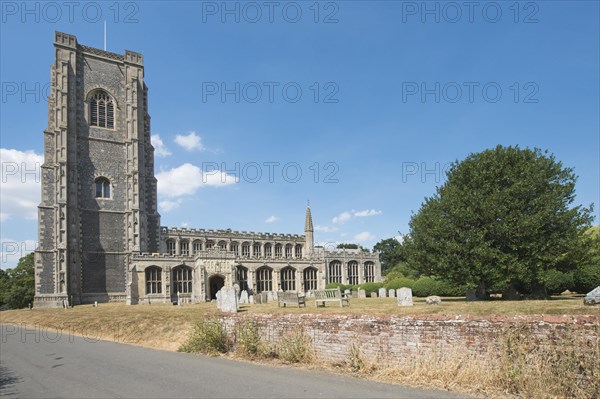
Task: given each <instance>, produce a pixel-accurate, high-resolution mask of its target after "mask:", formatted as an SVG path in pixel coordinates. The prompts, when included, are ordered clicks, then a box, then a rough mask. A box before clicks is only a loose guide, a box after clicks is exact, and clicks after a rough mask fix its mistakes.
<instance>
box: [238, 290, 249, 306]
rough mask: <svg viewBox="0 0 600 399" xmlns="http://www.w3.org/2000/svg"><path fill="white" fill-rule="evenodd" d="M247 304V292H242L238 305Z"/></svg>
mask: <svg viewBox="0 0 600 399" xmlns="http://www.w3.org/2000/svg"><path fill="white" fill-rule="evenodd" d="M242 303H248V291H246V290H244V291H242V293H241V294H240V304H242Z"/></svg>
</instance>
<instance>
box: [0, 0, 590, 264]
mask: <svg viewBox="0 0 600 399" xmlns="http://www.w3.org/2000/svg"><path fill="white" fill-rule="evenodd" d="M24 4H25V5H24ZM48 4H50V5H48ZM316 4H317V6H315V2H314V1H309V2H286V1H280V2H275V3H274V4H273V5H272V6H269V5H268V3H265V2H235V1H230V2H226V3H223V2H221V1H219V2H193V1H185V2H161V1H147V2H121V3H115V2H112V1H111V2H76V4H75V5H69V2H51V3H41V2H28V3H22V2H2V21H1V27H0V28H1V31H0V33H1V40H0V43H1V61H0V66H1V81H2V102H1V106H2V109H1V115H0V119H1V121H0V127H1V148H2V158H3V159H2V165H3V171H2V173H3V176H2V177H3V181H2V232H1V239H2V242H3V244H2V251H3V253H2V263H1V266H2V267H3V268H5V267H11V266H13V265H14V264H15V260H16V259H18V255H20V254H21V253H25V252H28V251H30V250H32V249H33V246H34V242H35V240H36V239H37V227H36V219H35V215H36V208H35V207H36V205H37V203H38V202H39V196H40V193H39V191H40V190H39V184H38V183H37V182H36V180H37V178H36V176H35V174H33V173H31V172H28V170H29V169H34V168H35V164H36V162H40V159H41V158H40V155H41V154H42V151H43V141H42V137H43V133H42V132H43V130H44V128H45V127H46V123H47V119H46V118H47V102H46V99H45V97H46V96H47V85H48V82H49V76H50V70H49V67H50V64H51V62H52V58H53V45H52V42H53V35H54V33H53V32H54V31H55V30H59V31H63V32H67V33H71V34H74V35H76V36H77V39H78V42H79V43H81V44H84V45H88V46H93V47H98V48H102V46H103V21H104V20H105V19H106V21H107V26H108V34H107V50H109V51H112V52H116V53H123V51H124V50H125V49H130V50H134V51H139V52H141V53H143V54H144V64H145V71H146V83H147V85H148V86H149V108H150V114H151V116H152V134H153V139H154V144H155V147H157V149H159V151H157V155H160V156H157V157H156V159H155V169H156V170H155V172H156V175H157V177H159V201H160V204H161V206H160V208H159V211H160V213H161V215H162V224H163V225H167V226H189V227H202V228H232V229H237V230H252V231H270V232H283V233H302V230H303V227H304V226H303V224H304V212H305V206H306V202H307V200H309V199H310V203H311V208H312V213H313V218H314V224H315V226H316V228H317V231H316V233H315V236H316V237H315V238H316V240H317V241H318V242H357V243H359V244H361V245H364V246H368V247H371V246H372V245H373V244H374V243H376V242H377V241H379V240H381V239H384V238H389V237H393V236H397V235H398V232H400V233H402V234H405V233H407V232H408V221H409V220H410V216H411V212H416V211H417V210H418V209H419V207H420V204H421V203H422V201H423V199H424V198H425V197H426V196H430V195H432V194H433V193H434V191H435V187H436V186H437V185H440V184H442V183H443V170H444V168H445V167H446V166H447V165H448V164H449V163H450V162H453V161H455V160H460V159H463V158H464V157H465V156H467V155H468V154H469V153H472V152H478V151H482V150H484V149H487V148H492V147H494V146H496V145H497V144H502V145H520V146H521V147H539V148H542V149H547V150H549V151H550V152H552V153H554V154H555V155H556V157H557V158H558V159H559V160H560V161H562V162H563V163H564V164H565V165H566V166H571V167H574V168H575V172H576V174H577V175H578V176H579V181H578V184H577V203H578V204H584V205H589V204H590V203H595V204H598V202H599V197H600V188H599V187H600V175H599V171H600V137H599V136H600V133H599V132H600V126H599V113H600V103H599V87H600V82H599V76H600V73H599V72H600V65H599V58H600V55H599V48H600V45H599V37H600V32H599V26H598V25H599V3H598V2H595V1H568V2H567V1H540V2H520V3H516V5H515V2H512V1H511V2H474V3H472V4H473V5H472V8H469V6H465V5H464V3H463V2H450V3H448V2H433V1H432V2H427V3H423V2H401V1H397V2H394V1H333V2H319V3H316ZM69 7H72V8H71V9H70V8H69ZM225 7H227V9H225ZM269 7H272V8H269ZM317 10H318V12H317ZM223 89H224V90H223ZM271 90H272V91H271ZM300 92H301V95H298V93H300ZM236 96H237V97H238V98H237V99H236ZM159 140H160V141H159ZM161 143H162V144H161ZM159 144H161V145H159ZM14 165H17V170H15V168H14ZM23 165H25V167H23ZM215 165H217V166H218V167H219V168H221V167H222V166H224V167H225V169H226V170H225V171H221V172H222V173H221V174H216V173H215V172H210V171H211V170H212V169H213V168H214V166H215ZM236 165H239V166H236ZM269 165H271V166H269ZM257 166H259V167H260V171H261V173H262V175H261V176H259V177H257V176H256V171H257ZM284 167H285V170H286V171H287V174H284V173H283V170H284ZM270 168H272V169H271V170H272V171H273V172H274V173H273V176H272V178H271V179H270V178H269V171H270ZM317 170H318V171H319V173H318V174H317V173H316V171H317ZM298 171H300V172H301V173H302V174H301V176H299V175H298V174H297V173H298ZM236 176H237V177H238V178H239V181H236V179H235V177H236ZM221 178H223V179H224V181H223V179H221ZM595 214H596V215H598V208H597V206H596V210H595ZM595 223H598V218H596V222H595ZM15 243H16V244H15ZM15 245H16V247H17V248H19V249H18V250H15Z"/></svg>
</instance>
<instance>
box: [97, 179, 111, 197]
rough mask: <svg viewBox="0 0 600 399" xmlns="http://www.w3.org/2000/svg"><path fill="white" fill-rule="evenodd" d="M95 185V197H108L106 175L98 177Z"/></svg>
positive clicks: (108, 186) (108, 187)
mask: <svg viewBox="0 0 600 399" xmlns="http://www.w3.org/2000/svg"><path fill="white" fill-rule="evenodd" d="M94 183H95V185H96V198H110V181H109V180H108V179H107V178H106V177H98V178H97V179H96V180H95V181H94Z"/></svg>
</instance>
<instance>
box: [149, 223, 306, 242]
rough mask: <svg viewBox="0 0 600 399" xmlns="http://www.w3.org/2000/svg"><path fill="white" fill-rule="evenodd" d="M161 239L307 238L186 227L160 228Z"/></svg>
mask: <svg viewBox="0 0 600 399" xmlns="http://www.w3.org/2000/svg"><path fill="white" fill-rule="evenodd" d="M160 233H161V238H164V239H168V238H176V237H182V238H183V237H186V238H189V237H198V239H200V238H204V239H219V240H221V239H222V240H229V239H231V240H233V239H235V240H237V241H240V240H246V241H252V240H271V241H273V240H276V241H294V242H295V241H298V242H300V241H302V242H304V238H305V236H304V235H303V234H283V233H264V232H254V231H238V230H231V229H220V230H213V229H194V228H191V229H188V228H185V227H181V228H177V227H175V228H173V227H165V226H162V227H161V228H160Z"/></svg>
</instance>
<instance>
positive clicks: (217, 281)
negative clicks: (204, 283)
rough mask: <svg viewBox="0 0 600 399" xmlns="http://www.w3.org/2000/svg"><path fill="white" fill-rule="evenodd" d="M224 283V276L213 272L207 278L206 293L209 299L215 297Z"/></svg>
mask: <svg viewBox="0 0 600 399" xmlns="http://www.w3.org/2000/svg"><path fill="white" fill-rule="evenodd" d="M224 285H225V277H223V276H219V275H218V274H215V275H214V276H211V277H210V278H209V279H208V289H209V291H208V295H209V297H210V299H217V292H219V290H220V289H221V288H223V286H224Z"/></svg>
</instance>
